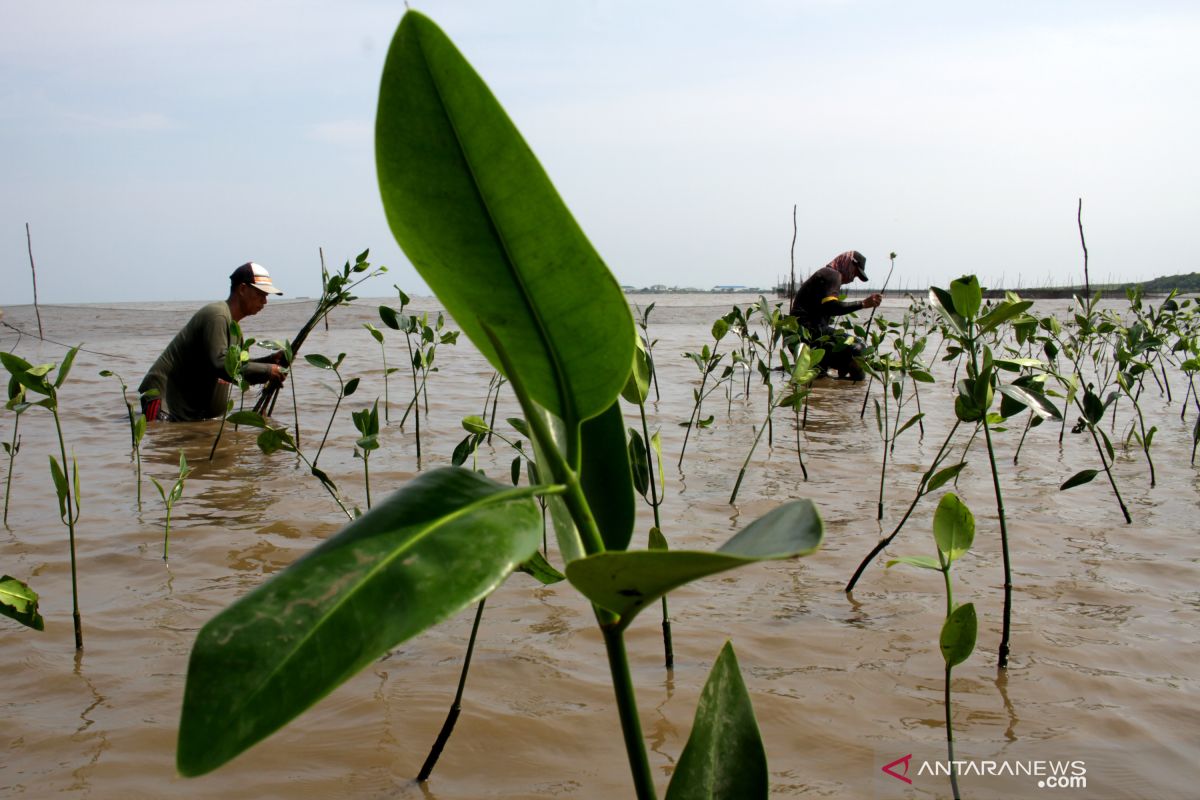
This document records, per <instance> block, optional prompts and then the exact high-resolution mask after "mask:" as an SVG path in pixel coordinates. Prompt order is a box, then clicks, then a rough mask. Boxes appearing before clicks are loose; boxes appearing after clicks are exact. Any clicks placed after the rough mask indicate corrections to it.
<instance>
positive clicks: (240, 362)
mask: <svg viewBox="0 0 1200 800" xmlns="http://www.w3.org/2000/svg"><path fill="white" fill-rule="evenodd" d="M252 344H254V339H244V338H243V337H242V326H241V325H238V323H237V320H235V319H231V320H230V321H229V347H228V348H227V349H226V350H225V374H226V375H228V376H229V380H230V382H231V383H233V384H235V385H237V387H238V389H239V390H240V391H241V394H240V397H241V403H245V400H246V390H247V389H249V388H250V385H249V384H248V383H246V377H245V376H244V375H243V374H242V371H243V369H244V368H245V366H246V363H247V362H248V361H249V360H250V346H251V345H252ZM238 410H239V411H240V410H241V405H239V407H238ZM232 412H233V398H232V397H231V398H229V399H228V400H226V401H225V413H224V414H222V415H221V424H220V425H218V426H217V436H216V438H215V439H213V443H212V449H211V450H209V451H208V460H209V461H212V460H213V457H214V456H216V454H217V445H219V444H220V443H221V434H223V433H224V432H225V420H226V418H227V417H228V416H229V414H230V413H232Z"/></svg>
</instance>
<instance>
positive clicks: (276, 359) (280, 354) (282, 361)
mask: <svg viewBox="0 0 1200 800" xmlns="http://www.w3.org/2000/svg"><path fill="white" fill-rule="evenodd" d="M271 363H272V364H278V365H279V366H281V367H286V366H287V365H288V363H287V353H285V352H284V351H282V350H276V351H274V352H273V353H271Z"/></svg>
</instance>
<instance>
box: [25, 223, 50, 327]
mask: <svg viewBox="0 0 1200 800" xmlns="http://www.w3.org/2000/svg"><path fill="white" fill-rule="evenodd" d="M25 241H26V242H27V243H28V245H29V272H30V274H32V275H33V313H34V314H36V315H37V321H38V338H39V339H45V338H46V334H45V333H44V332H43V331H42V312H41V311H40V310H39V309H38V299H37V267H35V266H34V265H33V237H32V236H31V235H30V233H29V223H28V222H26V223H25Z"/></svg>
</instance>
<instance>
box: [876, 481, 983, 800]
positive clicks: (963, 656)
mask: <svg viewBox="0 0 1200 800" xmlns="http://www.w3.org/2000/svg"><path fill="white" fill-rule="evenodd" d="M933 538H934V541H935V542H936V544H937V560H936V561H934V560H933V559H931V558H929V557H928V556H903V557H901V558H897V559H893V560H891V561H889V562H887V565H888V566H889V567H891V566H893V565H895V564H910V565H912V566H914V567H921V568H922V569H932V570H937V571H938V572H941V573H942V581H943V582H944V583H945V586H946V618H945V620H944V621H943V622H942V632H941V635H940V636H939V637H938V645H939V648H940V649H941V651H942V660H943V661H945V663H946V678H945V682H944V684H943V686H944V689H943V698H942V705H943V706H944V708H945V710H946V750H947V755H948V758H947V760H948V761H949V763H950V765H951V769H950V788H951V790H952V791H953V792H954V800H959V798H960V795H959V791H958V766H957V764H956V763H955V760H954V724H953V719H952V715H951V705H950V677H951V671H952V670H953V669H954V667H956V666H958V665H959V664H961V663H962V662H964V661H966V660H967V658H969V657H970V655H971V653H972V652H973V651H974V650H975V638H976V635H977V632H978V628H979V622H978V619H977V617H976V614H975V604H974V603H964V604H963V605H960V606H956V605H955V604H954V591H953V589H952V587H951V584H950V565H951V564H953V563H954V562H955V561H957V560H958V559H959V558H962V556H963V555H964V554H965V553H966V552H967V551H968V550H970V549H971V543H972V542H973V541H974V540H975V517H974V515H972V514H971V509H969V508H967V506H966V504H965V503H963V502H962V501H961V500H959V499H958V496H957V495H955V494H952V493H947V494H946V495H944V496H943V497H942V501H941V502H940V503H938V507H937V511H935V512H934V514H933Z"/></svg>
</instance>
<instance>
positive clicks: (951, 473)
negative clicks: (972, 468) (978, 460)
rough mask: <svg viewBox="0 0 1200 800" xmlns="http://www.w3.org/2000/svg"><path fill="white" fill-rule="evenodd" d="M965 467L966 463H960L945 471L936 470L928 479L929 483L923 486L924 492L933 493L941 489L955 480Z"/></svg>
mask: <svg viewBox="0 0 1200 800" xmlns="http://www.w3.org/2000/svg"><path fill="white" fill-rule="evenodd" d="M966 466H967V462H966V461H960V462H959V463H957V464H952V465H951V466H949V467H946V468H945V469H940V470H938V471H937V472H935V473H934V474H933V477H932V478H930V479H929V483H927V484H926V485H925V492H926V493H928V492H933V491H936V490H938V489H940V488H942V486H945V485H946V484H947V483H948V482H950V481H952V480H954V479H955V478H957V477H958V473H960V472H962V471H963V468H964V467H966Z"/></svg>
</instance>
